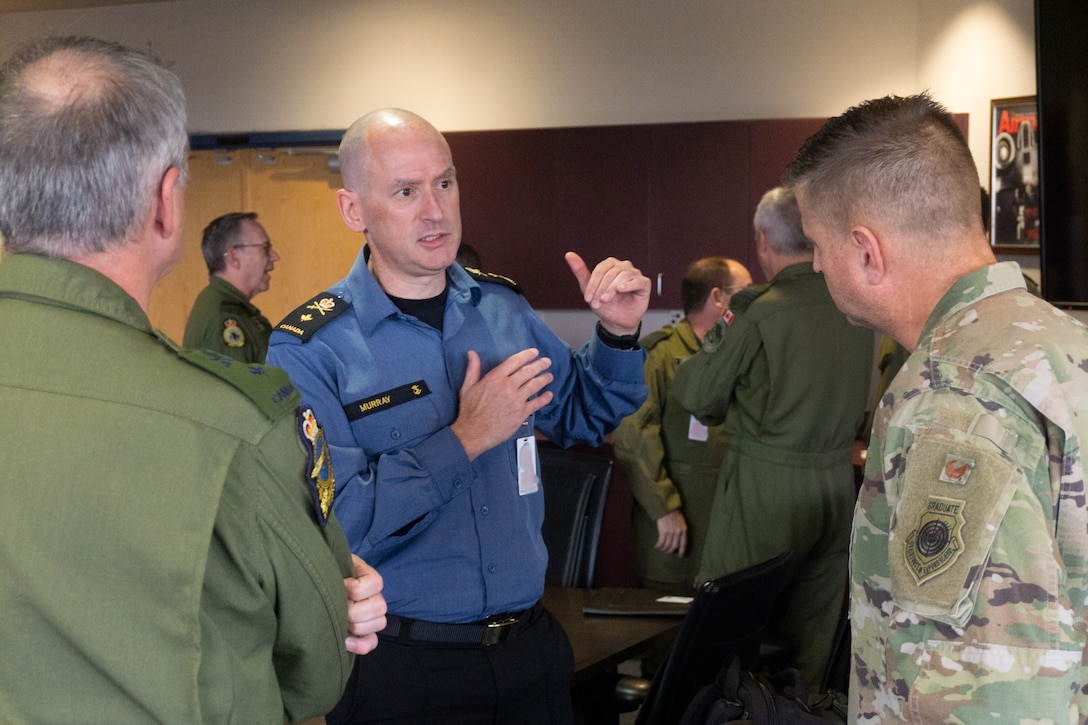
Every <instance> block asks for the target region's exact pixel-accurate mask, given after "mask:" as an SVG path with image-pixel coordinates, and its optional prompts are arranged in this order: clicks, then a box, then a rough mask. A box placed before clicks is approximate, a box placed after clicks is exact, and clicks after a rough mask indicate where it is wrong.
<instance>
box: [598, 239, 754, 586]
mask: <svg viewBox="0 0 1088 725" xmlns="http://www.w3.org/2000/svg"><path fill="white" fill-rule="evenodd" d="M751 283H752V276H751V275H750V274H749V273H748V270H747V269H745V268H744V265H742V264H741V263H740V262H737V261H736V260H733V259H726V258H725V257H704V258H703V259H699V260H696V261H695V262H692V263H691V265H690V266H689V267H688V269H687V271H686V272H685V274H684V279H683V281H682V282H681V284H680V296H681V302H682V305H683V310H684V318H683V319H682V320H680V321H679V322H678V323H676V324H675V325H666V326H665V327H663V328H661V329H660V330H658V331H657V332H654V333H653V334H650V335H647V336H646V337H644V338H643V339H642V346H643V347H645V348H646V351H647V355H646V386H647V387H648V388H649V391H650V392H649V395H648V396H647V398H646V402H645V403H643V404H642V407H641V408H639V409H638V410H637V411H635V412H634V413H632V414H631V415H629V416H627V417H626V418H624V419H623V422H621V423H620V426H619V428H617V429H616V431H615V433H613V434H612V439H613V443H614V446H615V454H616V460H617V461H618V462H619V463H620V465H621V466H623V468H624V471H625V472H626V473H627V478H628V480H629V481H630V482H631V490H632V492H633V493H634V495H635V502H636V503H637V505H636V506H635V507H634V510H633V511H632V524H633V526H634V530H635V543H636V551H635V553H636V556H637V564H638V578H639V584H640V585H641V586H644V587H651V588H655V589H661V590H665V591H686V590H689V589H691V588H692V586H693V585H694V583H695V574H696V569H697V567H698V566H699V557H700V556H701V555H702V552H703V542H704V541H705V540H706V533H707V525H708V523H709V519H710V502H711V500H712V498H713V495H714V488H715V485H714V482H715V481H716V480H717V478H718V471H719V470H720V468H721V464H722V454H723V453H724V452H725V436H724V434H723V432H722V428H721V426H711V427H709V428H708V427H707V426H704V425H703V424H702V423H700V422H699V421H698V420H696V419H695V418H694V417H693V416H692V415H691V414H689V413H688V412H687V411H686V410H684V409H683V408H682V407H681V406H680V404H679V403H678V402H677V401H676V399H675V398H674V397H672V395H671V389H672V381H673V378H674V377H675V376H676V369H677V368H678V367H679V366H680V363H682V362H684V361H685V360H687V359H688V358H689V357H691V356H692V355H694V354H695V352H696V351H697V350H698V349H699V342H700V340H702V339H703V336H704V335H706V333H707V330H709V329H710V328H711V327H713V326H714V324H715V323H716V322H717V321H718V320H720V319H721V317H722V313H724V312H725V310H726V309H727V308H728V307H729V298H730V297H732V296H733V294H734V293H736V292H738V291H739V290H741V289H742V288H744V287H745V286H747V285H749V284H751Z"/></svg>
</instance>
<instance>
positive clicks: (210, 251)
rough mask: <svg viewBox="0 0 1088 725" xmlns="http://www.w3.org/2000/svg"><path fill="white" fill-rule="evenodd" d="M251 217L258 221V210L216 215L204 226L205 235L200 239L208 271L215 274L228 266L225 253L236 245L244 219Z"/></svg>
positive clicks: (251, 219) (250, 218)
mask: <svg viewBox="0 0 1088 725" xmlns="http://www.w3.org/2000/svg"><path fill="white" fill-rule="evenodd" d="M245 219H249V220H250V221H256V219H257V213H256V212H252V211H250V212H231V213H230V214H224V215H223V216H220V217H216V218H215V219H212V220H211V221H210V222H208V226H206V227H204V236H203V237H202V238H201V240H200V251H201V253H202V254H203V255H204V264H206V265H208V273H209V274H215V273H216V272H222V271H223V270H224V269H225V268H226V262H224V261H223V255H224V254H226V253H227V250H228V249H230V248H231V247H232V246H234V240H235V238H236V237H237V236H238V234H239V233H240V232H241V229H242V221H243V220H245Z"/></svg>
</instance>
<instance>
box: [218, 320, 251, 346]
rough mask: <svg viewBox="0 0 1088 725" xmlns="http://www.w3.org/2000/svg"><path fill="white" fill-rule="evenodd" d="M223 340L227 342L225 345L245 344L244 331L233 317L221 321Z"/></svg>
mask: <svg viewBox="0 0 1088 725" xmlns="http://www.w3.org/2000/svg"><path fill="white" fill-rule="evenodd" d="M223 342H225V343H227V347H244V346H245V344H246V333H245V332H243V331H242V328H241V327H239V326H238V320H236V319H234V318H233V317H228V318H227V319H226V320H224V321H223Z"/></svg>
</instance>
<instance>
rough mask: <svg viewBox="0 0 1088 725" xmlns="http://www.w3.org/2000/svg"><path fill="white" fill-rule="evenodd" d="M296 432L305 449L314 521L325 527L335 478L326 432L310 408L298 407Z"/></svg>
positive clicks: (334, 486) (307, 478)
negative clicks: (315, 516)
mask: <svg viewBox="0 0 1088 725" xmlns="http://www.w3.org/2000/svg"><path fill="white" fill-rule="evenodd" d="M298 431H299V438H300V439H301V440H302V447H303V448H305V449H306V484H307V486H309V488H310V495H311V497H312V498H313V502H314V510H315V511H316V512H317V521H318V523H319V524H321V526H322V527H324V526H325V525H326V524H327V523H329V513H330V512H331V511H332V501H333V497H334V492H335V489H336V480H335V478H334V476H333V471H332V456H331V455H330V453H329V444H328V443H327V442H326V441H325V431H323V430H322V429H321V426H320V425H318V424H317V418H316V417H315V416H314V411H313V409H312V408H299V411H298Z"/></svg>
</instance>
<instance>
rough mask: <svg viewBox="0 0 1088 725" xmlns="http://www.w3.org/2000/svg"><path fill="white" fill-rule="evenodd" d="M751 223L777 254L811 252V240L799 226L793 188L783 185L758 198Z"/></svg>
mask: <svg viewBox="0 0 1088 725" xmlns="http://www.w3.org/2000/svg"><path fill="white" fill-rule="evenodd" d="M752 226H753V227H755V230H756V233H757V234H758V233H759V232H763V233H764V234H766V235H767V242H768V243H769V244H770V246H771V249H773V250H774V251H775V252H777V253H778V254H786V255H790V256H792V255H796V254H806V253H809V252H811V251H812V241H811V240H809V238H808V237H806V236H805V231H804V228H803V227H802V226H801V210H800V209H799V208H798V207H797V198H796V197H795V196H794V194H793V190H792V189H789V188H786V187H784V186H779V187H777V188H774V189H771V190H770V191H768V192H767V193H766V194H764V195H763V198H762V199H760V200H759V206H757V207H756V213H755V216H754V217H753V219H752Z"/></svg>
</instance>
